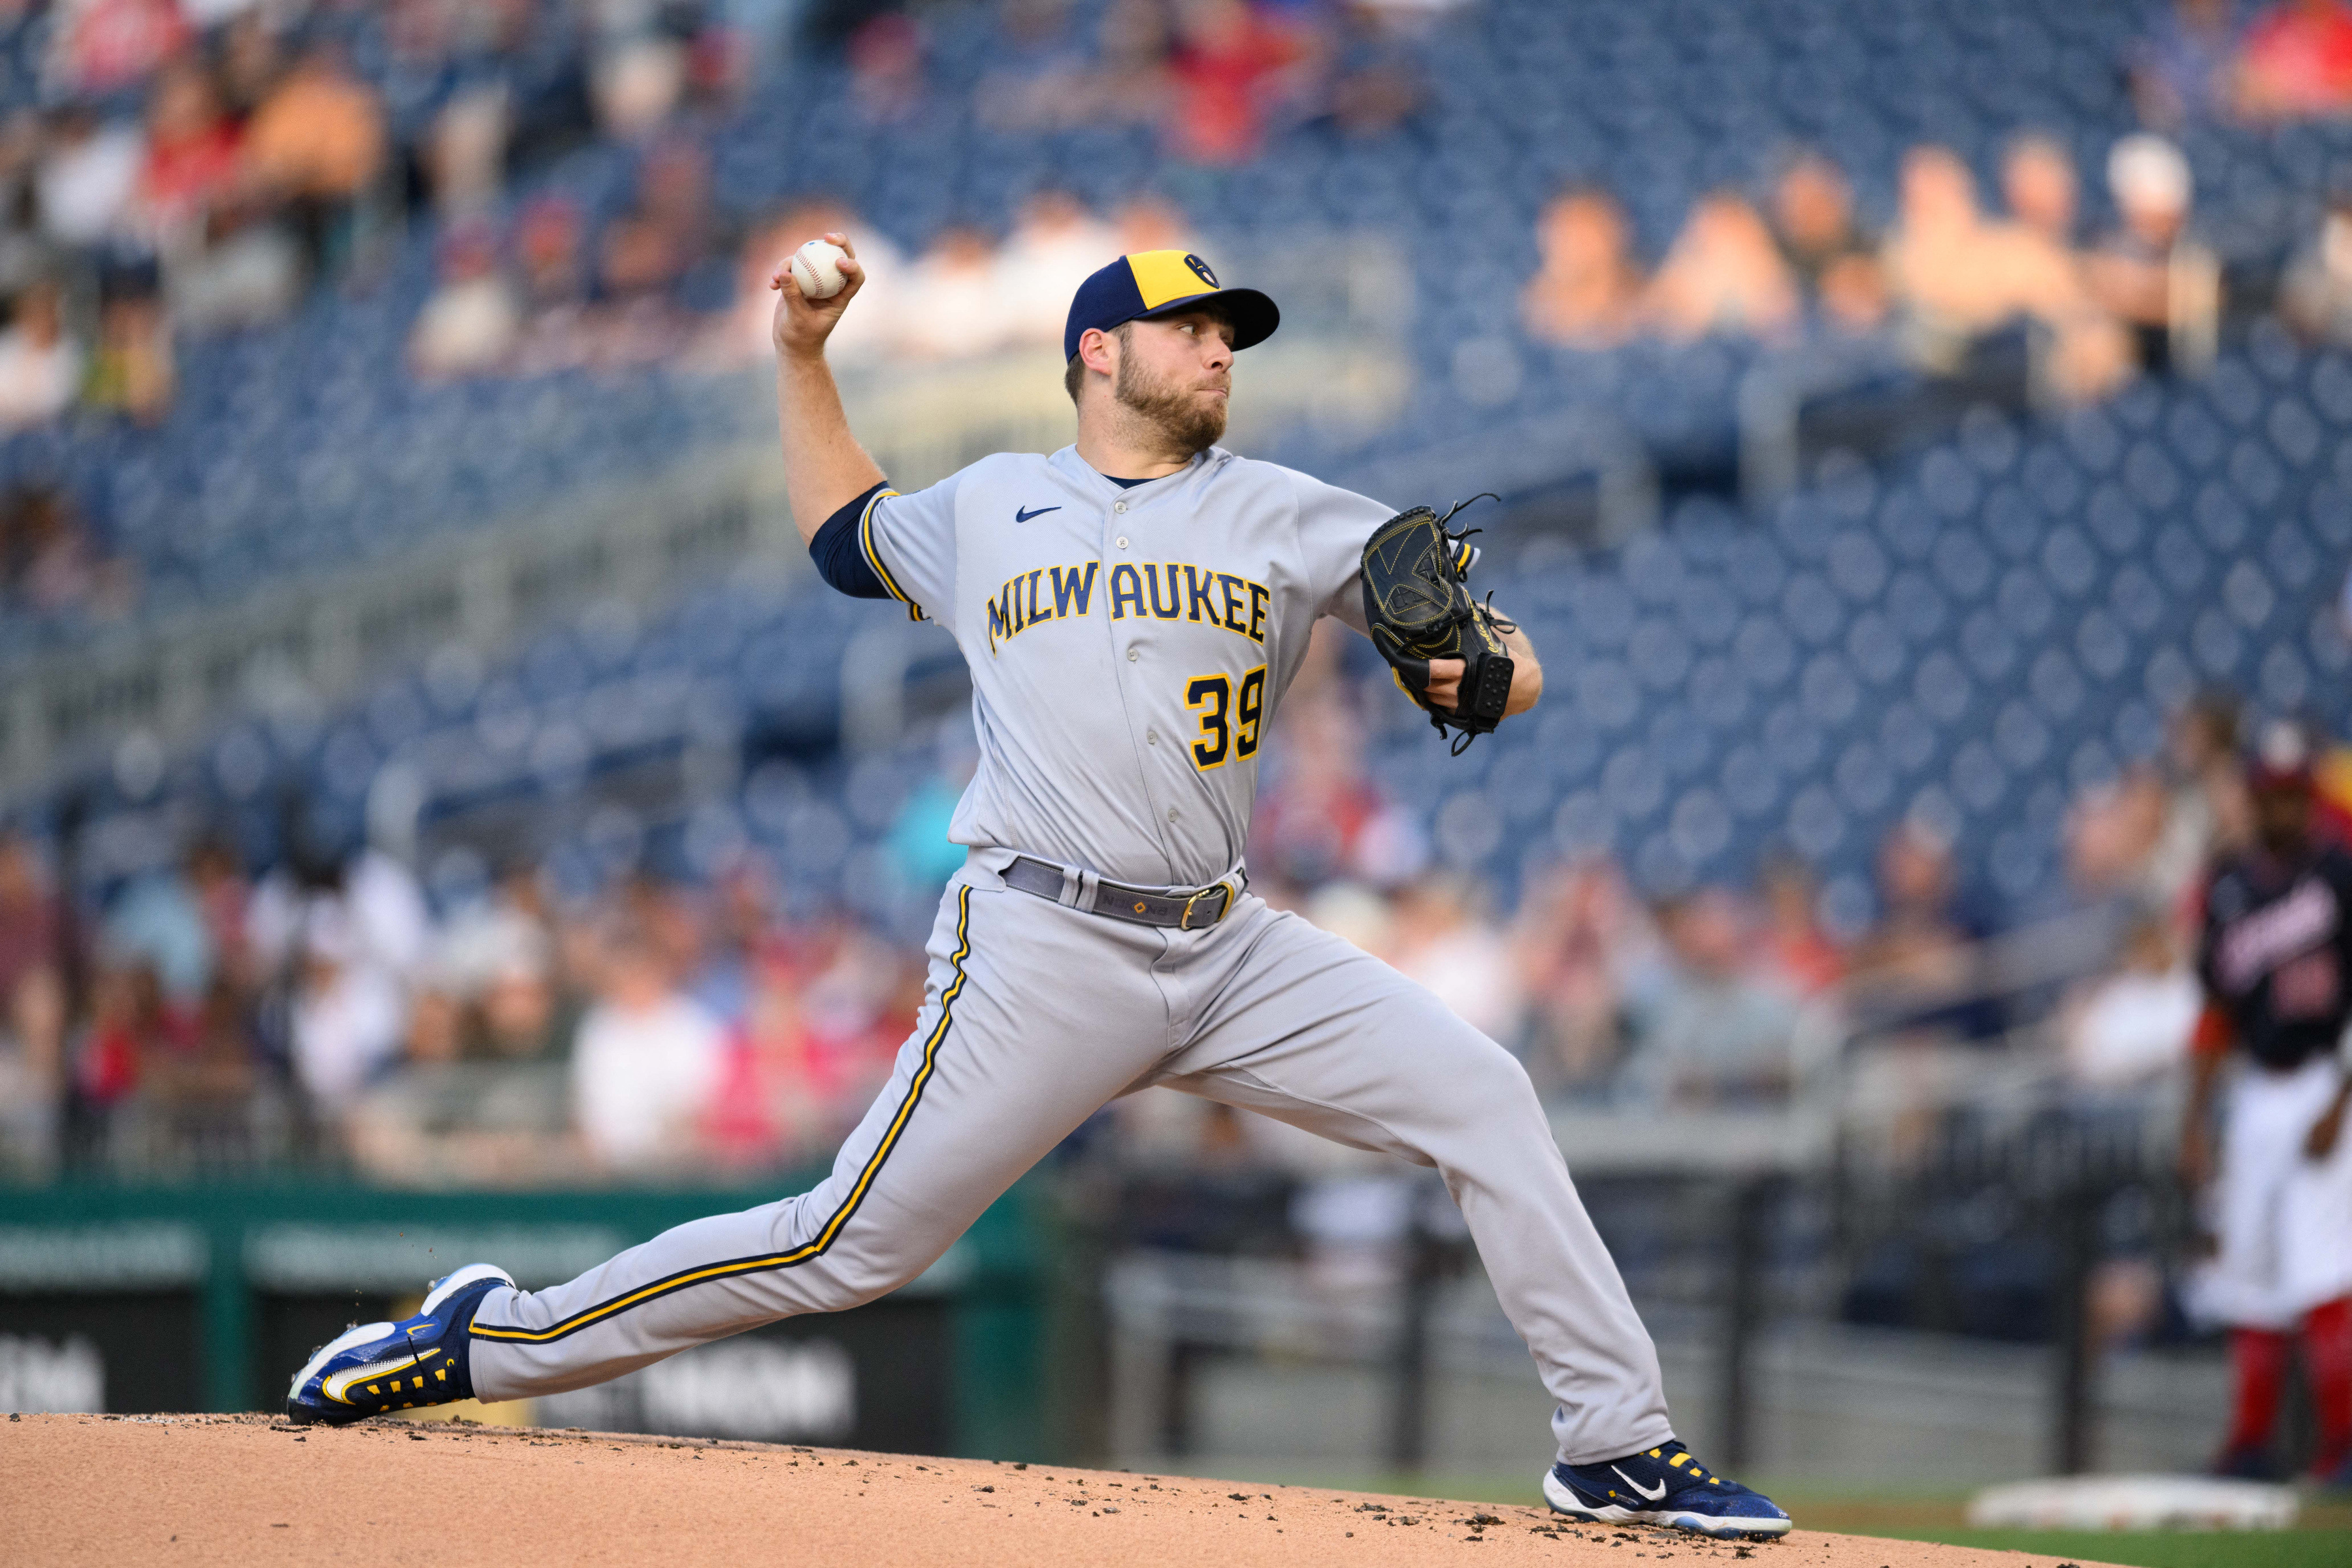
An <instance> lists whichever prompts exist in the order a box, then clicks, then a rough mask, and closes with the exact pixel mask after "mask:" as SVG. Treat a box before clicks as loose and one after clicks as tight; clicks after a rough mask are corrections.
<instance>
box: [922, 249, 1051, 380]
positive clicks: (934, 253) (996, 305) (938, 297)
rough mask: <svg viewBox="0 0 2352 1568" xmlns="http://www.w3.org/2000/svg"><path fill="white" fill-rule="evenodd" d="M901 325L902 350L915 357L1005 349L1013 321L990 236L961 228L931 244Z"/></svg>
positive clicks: (950, 356)
mask: <svg viewBox="0 0 2352 1568" xmlns="http://www.w3.org/2000/svg"><path fill="white" fill-rule="evenodd" d="M1068 308H1069V302H1068V301H1067V300H1065V301H1063V309H1064V310H1067V309H1068ZM897 325H898V332H897V334H896V337H895V344H896V347H897V348H898V352H899V353H903V354H907V355H908V356H910V357H913V358H916V359H962V358H966V357H969V356H971V355H974V354H983V353H989V352H990V351H991V350H992V349H998V348H1002V347H1003V346H1004V342H1005V333H1006V329H1007V326H1008V323H1007V321H1006V320H1005V314H1004V303H1003V299H1002V298H1001V297H1000V295H999V292H998V289H997V271H996V264H995V258H994V257H993V256H992V255H991V254H990V252H989V248H988V238H987V237H986V236H985V235H983V234H982V233H981V232H980V231H979V230H978V229H976V228H969V227H962V226H957V227H952V228H950V229H948V230H946V231H945V232H943V233H942V234H941V235H940V237H939V238H937V239H936V240H934V241H932V243H931V248H930V250H929V252H927V253H926V254H925V255H924V257H923V258H922V259H921V260H919V261H918V262H916V263H915V265H914V266H913V267H912V268H908V274H907V286H906V288H905V289H902V290H901V291H900V293H899V305H898V323H897Z"/></svg>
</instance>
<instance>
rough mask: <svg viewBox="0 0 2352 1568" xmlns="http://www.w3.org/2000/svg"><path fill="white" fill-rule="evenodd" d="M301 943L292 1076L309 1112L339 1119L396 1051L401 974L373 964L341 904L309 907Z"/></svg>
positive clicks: (401, 1019) (328, 901) (403, 1012)
mask: <svg viewBox="0 0 2352 1568" xmlns="http://www.w3.org/2000/svg"><path fill="white" fill-rule="evenodd" d="M299 943H300V945H299V950H298V957H299V969H298V971H297V975H296V979H295V984H294V989H293V1006H292V1019H291V1022H292V1027H291V1030H290V1035H291V1043H292V1046H293V1057H294V1072H295V1078H296V1080H297V1081H298V1082H299V1083H300V1085H301V1086H302V1089H303V1090H304V1092H305V1093H306V1094H307V1095H308V1096H309V1097H310V1101H311V1103H312V1104H313V1105H314V1106H316V1107H318V1108H319V1109H320V1110H323V1111H325V1112H327V1113H329V1114H330V1115H334V1114H339V1113H340V1112H341V1110H343V1109H344V1108H345V1107H347V1106H348V1105H349V1104H350V1103H351V1102H352V1100H354V1099H355V1098H356V1097H357V1096H358V1094H359V1092H360V1091H361V1089H363V1088H365V1087H366V1086H367V1084H368V1082H369V1080H370V1079H373V1078H374V1077H375V1076H376V1075H377V1073H378V1072H380V1071H381V1070H382V1069H383V1068H384V1067H385V1066H386V1065H387V1064H388V1063H389V1062H390V1061H391V1060H392V1058H394V1055H395V1054H396V1053H397V1052H398V1051H399V1049H400V1046H401V1040H402V1037H403V1036H404V1033H405V1029H406V1025H407V1004H406V997H405V994H404V988H403V985H402V979H403V976H401V975H400V974H399V973H395V972H394V970H393V969H392V968H390V967H389V966H388V965H386V964H384V963H380V962H377V955H376V954H374V953H373V952H371V950H370V947H369V944H368V942H367V940H366V936H365V932H364V931H363V929H362V922H361V921H360V920H359V919H358V918H357V917H356V915H355V914H354V911H353V910H352V906H351V904H350V903H349V902H347V901H346V900H342V899H338V898H320V899H314V900H310V901H309V902H308V903H307V904H306V905H305V906H304V908H303V910H302V916H301V928H300V934H299Z"/></svg>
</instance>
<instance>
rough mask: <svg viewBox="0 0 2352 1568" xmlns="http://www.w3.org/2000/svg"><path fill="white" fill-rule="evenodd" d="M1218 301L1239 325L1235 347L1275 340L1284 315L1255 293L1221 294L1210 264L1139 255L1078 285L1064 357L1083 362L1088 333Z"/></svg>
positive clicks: (1180, 254)
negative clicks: (1081, 349) (1080, 350)
mask: <svg viewBox="0 0 2352 1568" xmlns="http://www.w3.org/2000/svg"><path fill="white" fill-rule="evenodd" d="M1211 302H1214V303H1215V305H1216V306H1217V307H1218V308H1219V309H1220V310H1223V311H1224V312H1225V314H1226V315H1227V316H1228V317H1230V318H1231V319H1232V321H1233V323H1234V348H1235V349H1245V348H1249V347H1250V346H1252V345H1253V344H1256V343H1262V342H1265V340H1266V339H1268V338H1270V337H1272V336H1274V329H1275V328H1276V327H1277V326H1279V325H1281V324H1282V312H1281V311H1280V310H1276V309H1275V308H1274V301H1273V300H1269V299H1267V298H1266V297H1265V295H1263V294H1261V293H1259V292H1258V291H1257V290H1256V289H1222V288H1219V287H1218V286H1217V275H1216V274H1215V273H1213V272H1212V271H1210V270H1209V264H1208V263H1207V262H1205V261H1203V260H1202V259H1201V258H1199V257H1197V256H1194V255H1193V254H1192V252H1190V251H1187V250H1139V251H1137V252H1136V253H1135V254H1134V255H1132V256H1122V257H1120V258H1118V260H1117V261H1114V262H1112V263H1111V264H1110V265H1109V266H1108V267H1106V268H1103V269H1102V270H1101V271H1099V272H1097V273H1096V274H1095V275H1094V276H1093V277H1091V278H1089V279H1087V280H1086V281H1085V282H1083V283H1081V284H1079V285H1078V291H1077V293H1076V295H1075V296H1073V297H1072V299H1071V300H1070V320H1069V324H1068V325H1067V326H1066V327H1064V328H1063V329H1062V357H1063V358H1064V359H1066V360H1072V359H1076V358H1077V357H1078V340H1079V339H1080V338H1082V337H1084V336H1085V335H1086V333H1087V329H1088V328H1099V329H1100V330H1102V331H1106V332H1107V331H1110V330H1111V329H1112V328H1113V327H1116V326H1119V325H1122V324H1124V323H1126V322H1128V321H1143V320H1146V319H1147V318H1150V317H1152V316H1165V315H1170V314H1171V313H1173V312H1175V311H1178V310H1192V309H1193V308H1195V307H1197V306H1201V305H1204V304H1208V303H1211Z"/></svg>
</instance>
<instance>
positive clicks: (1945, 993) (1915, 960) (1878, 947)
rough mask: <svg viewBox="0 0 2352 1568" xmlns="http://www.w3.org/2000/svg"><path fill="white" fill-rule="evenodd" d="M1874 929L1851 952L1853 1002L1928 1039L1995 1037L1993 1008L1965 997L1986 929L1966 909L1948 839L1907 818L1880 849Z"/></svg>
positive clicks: (1997, 1023)
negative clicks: (1860, 1002) (1858, 1000)
mask: <svg viewBox="0 0 2352 1568" xmlns="http://www.w3.org/2000/svg"><path fill="white" fill-rule="evenodd" d="M1878 898H1879V914H1878V921H1877V923H1876V924H1874V925H1873V926H1872V927H1871V929H1870V930H1869V931H1867V932H1865V933H1864V936H1863V939H1862V941H1861V942H1858V943H1856V944H1855V947H1854V951H1853V984H1854V989H1855V993H1856V994H1857V996H1859V997H1862V998H1865V999H1866V1000H1867V1002H1868V1004H1869V1010H1870V1011H1871V1012H1872V1013H1873V1014H1874V1015H1875V1016H1883V1017H1891V1018H1900V1019H1903V1020H1905V1021H1906V1022H1907V1023H1909V1024H1910V1025H1911V1026H1915V1027H1917V1028H1919V1029H1922V1030H1924V1031H1926V1032H1928V1033H1934V1034H1942V1033H1956V1034H1958V1035H1959V1036H1960V1037H1963V1038H1967V1039H1980V1038H1983V1037H1986V1036H1988V1035H1991V1034H1994V1033H1997V1032H1998V1031H1999V1029H2000V1023H2001V1020H2000V1016H1999V1012H1998V1009H1997V1008H1994V1007H1992V1006H1991V1005H1990V1004H1987V1003H1983V1002H1980V1001H1978V1000H1976V999H1974V998H1973V997H1971V996H1970V994H1969V993H1970V990H1971V987H1972V984H1973V982H1974V978H1975V974H1976V952H1975V945H1976V943H1977V942H1979V941H1980V940H1981V939H1982V938H1983V937H1985V936H1986V935H1988V934H1989V931H1990V927H1989V925H1988V923H1987V922H1986V921H1982V920H1980V919H1979V918H1977V917H1976V916H1975V915H1974V914H1973V913H1972V912H1971V911H1970V910H1969V909H1968V908H1967V906H1966V905H1965V904H1964V903H1963V901H1962V900H1961V897H1960V890H1959V886H1958V878H1957V876H1956V874H1955V867H1954V862H1953V858H1952V845H1951V840H1950V838H1949V837H1948V836H1946V835H1945V834H1944V833H1942V832H1941V831H1939V830H1938V829H1937V828H1935V827H1933V826H1929V825H1928V824H1927V823H1926V822H1923V821H1920V820H1917V819H1916V818H1906V819H1905V820H1904V821H1902V822H1899V823H1897V824H1895V826H1894V828H1893V829H1892V830H1890V831H1889V832H1888V834H1887V835H1886V837H1885V841H1884V842H1883V843H1882V844H1881V845H1880V846H1879V850H1878Z"/></svg>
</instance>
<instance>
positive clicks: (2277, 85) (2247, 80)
mask: <svg viewBox="0 0 2352 1568" xmlns="http://www.w3.org/2000/svg"><path fill="white" fill-rule="evenodd" d="M2237 103H2238V111H2239V112H2240V113H2241V114H2242V115H2244V116H2245V117H2246V118H2247V119H2249V120H2316V119H2324V118H2326V117H2329V116H2332V115H2338V114H2342V113H2344V112H2346V111H2347V110H2352V7H2347V5H2345V4H2344V0H2281V3H2280V4H2278V5H2273V6H2272V7H2271V8H2270V9H2269V10H2268V11H2265V12H2263V14H2262V15H2261V16H2258V17H2256V18H2255V19H2254V24H2253V26H2251V27H2249V28H2247V29H2246V42H2245V46H2244V47H2242V49H2240V50H2239V52H2238V90H2237Z"/></svg>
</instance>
